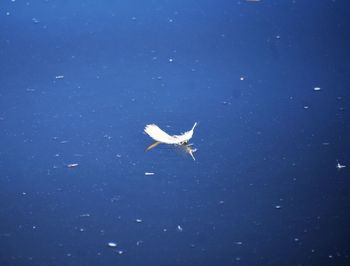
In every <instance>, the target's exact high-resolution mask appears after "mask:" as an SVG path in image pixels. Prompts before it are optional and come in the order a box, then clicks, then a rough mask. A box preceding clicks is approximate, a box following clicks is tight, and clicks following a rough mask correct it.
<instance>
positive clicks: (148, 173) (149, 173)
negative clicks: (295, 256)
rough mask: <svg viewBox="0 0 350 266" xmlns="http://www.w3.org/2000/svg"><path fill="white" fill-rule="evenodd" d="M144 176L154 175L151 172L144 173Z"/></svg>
mask: <svg viewBox="0 0 350 266" xmlns="http://www.w3.org/2000/svg"><path fill="white" fill-rule="evenodd" d="M145 175H154V173H153V172H145Z"/></svg>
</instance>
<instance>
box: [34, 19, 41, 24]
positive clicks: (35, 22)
mask: <svg viewBox="0 0 350 266" xmlns="http://www.w3.org/2000/svg"><path fill="white" fill-rule="evenodd" d="M32 22H33V23H34V24H38V23H39V22H40V20H38V19H37V18H32Z"/></svg>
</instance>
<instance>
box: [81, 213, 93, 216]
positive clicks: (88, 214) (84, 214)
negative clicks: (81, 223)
mask: <svg viewBox="0 0 350 266" xmlns="http://www.w3.org/2000/svg"><path fill="white" fill-rule="evenodd" d="M79 216H80V217H90V216H91V215H90V213H83V214H80V215H79Z"/></svg>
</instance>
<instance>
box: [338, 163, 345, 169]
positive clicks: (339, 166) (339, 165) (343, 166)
mask: <svg viewBox="0 0 350 266" xmlns="http://www.w3.org/2000/svg"><path fill="white" fill-rule="evenodd" d="M345 167H346V165H344V164H340V163H339V162H338V163H337V168H338V169H342V168H345Z"/></svg>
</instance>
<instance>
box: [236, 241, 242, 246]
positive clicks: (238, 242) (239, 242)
mask: <svg viewBox="0 0 350 266" xmlns="http://www.w3.org/2000/svg"><path fill="white" fill-rule="evenodd" d="M235 244H236V245H242V244H243V242H242V241H236V242H235Z"/></svg>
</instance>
